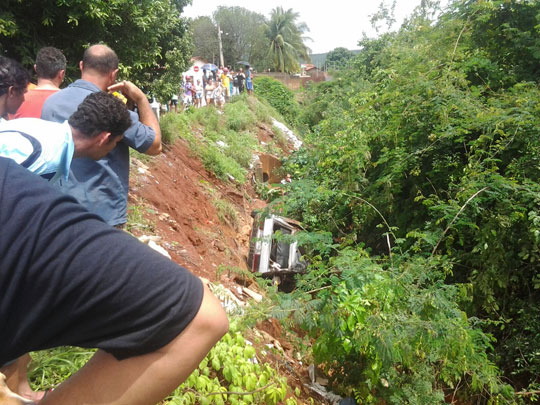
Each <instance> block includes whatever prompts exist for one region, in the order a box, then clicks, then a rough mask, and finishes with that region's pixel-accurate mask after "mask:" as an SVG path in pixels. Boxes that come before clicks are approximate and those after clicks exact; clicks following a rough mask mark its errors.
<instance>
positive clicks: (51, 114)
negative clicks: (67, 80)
mask: <svg viewBox="0 0 540 405" xmlns="http://www.w3.org/2000/svg"><path fill="white" fill-rule="evenodd" d="M98 91H100V89H99V87H97V86H96V85H95V84H93V83H90V82H88V81H86V80H82V79H79V80H76V81H75V82H73V83H71V84H70V85H69V86H68V87H66V88H65V89H62V90H60V91H57V92H56V93H54V94H51V95H50V96H49V97H48V98H47V99H46V100H45V103H43V109H42V110H41V118H43V119H46V120H50V121H57V122H63V121H65V120H67V119H68V118H69V116H70V115H71V114H72V113H73V112H74V111H75V110H76V109H77V106H78V105H79V104H80V103H82V101H83V100H84V99H85V98H86V96H87V95H88V94H90V93H95V92H98Z"/></svg>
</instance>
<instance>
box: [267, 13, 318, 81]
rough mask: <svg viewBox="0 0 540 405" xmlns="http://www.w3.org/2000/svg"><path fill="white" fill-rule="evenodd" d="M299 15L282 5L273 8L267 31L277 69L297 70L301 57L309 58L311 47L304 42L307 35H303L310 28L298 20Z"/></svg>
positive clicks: (271, 53) (283, 70)
mask: <svg viewBox="0 0 540 405" xmlns="http://www.w3.org/2000/svg"><path fill="white" fill-rule="evenodd" d="M299 16H300V14H299V13H297V12H294V11H293V10H292V9H291V8H290V9H288V10H287V11H285V10H283V8H282V7H276V8H274V9H273V10H272V13H271V15H270V21H269V22H268V23H267V25H266V32H265V33H266V37H267V38H268V40H269V42H270V49H269V53H270V55H271V56H272V60H273V65H274V69H275V70H276V71H280V72H289V73H290V72H296V71H298V70H299V68H300V66H299V63H298V59H299V58H302V59H304V60H309V55H308V52H309V49H308V47H307V46H306V45H305V44H304V39H306V37H304V36H303V34H304V33H305V32H308V31H309V28H308V27H307V25H306V24H305V23H297V22H296V20H297V19H298V17H299Z"/></svg>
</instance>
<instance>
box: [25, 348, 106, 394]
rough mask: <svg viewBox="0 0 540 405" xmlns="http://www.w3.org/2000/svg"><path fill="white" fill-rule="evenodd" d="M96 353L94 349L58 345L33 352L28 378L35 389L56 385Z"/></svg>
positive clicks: (44, 388)
mask: <svg viewBox="0 0 540 405" xmlns="http://www.w3.org/2000/svg"><path fill="white" fill-rule="evenodd" d="M94 353H95V350H94V349H83V348H79V347H70V346H68V347H56V348H54V349H48V350H41V351H38V352H33V353H32V354H31V356H32V362H31V364H30V367H29V373H28V379H29V381H30V384H31V386H32V388H33V389H34V390H46V389H49V388H51V387H55V386H57V385H58V384H60V383H61V382H62V381H64V380H65V379H66V378H68V377H69V376H70V375H71V374H73V373H75V372H76V371H77V370H78V369H80V368H81V367H82V366H84V365H85V364H86V362H87V361H88V360H89V359H90V357H92V355H93V354H94Z"/></svg>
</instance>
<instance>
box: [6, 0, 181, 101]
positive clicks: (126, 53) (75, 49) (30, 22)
mask: <svg viewBox="0 0 540 405" xmlns="http://www.w3.org/2000/svg"><path fill="white" fill-rule="evenodd" d="M186 4H188V0H141V1H137V2H132V1H128V0H107V1H88V0H61V1H56V0H43V1H41V0H40V1H37V0H20V1H19V0H6V1H4V2H3V4H2V11H0V44H1V45H0V51H2V53H3V54H5V55H7V56H9V57H12V58H14V59H17V60H19V61H21V62H22V63H23V64H25V65H26V66H29V67H30V66H32V65H33V63H34V59H35V55H36V53H37V50H38V49H39V48H41V47H42V46H55V47H57V48H59V49H61V50H62V51H63V52H64V54H65V55H66V58H67V59H68V65H69V69H68V80H73V79H75V78H77V77H78V75H79V73H78V71H77V70H78V69H77V66H78V61H79V60H81V58H82V54H83V52H84V49H85V48H86V47H88V46H89V45H91V44H94V43H106V44H107V45H109V46H110V47H111V48H113V49H114V50H115V51H116V53H117V54H118V57H119V59H120V63H121V66H120V68H121V76H122V77H123V78H126V79H130V80H132V81H134V82H135V83H136V84H137V85H139V86H141V87H143V88H144V89H145V90H147V91H149V92H152V93H154V94H156V95H158V96H160V97H162V98H165V99H168V97H169V95H170V94H172V93H173V92H174V91H176V90H177V89H176V87H177V86H178V83H177V82H178V77H179V74H180V73H181V72H182V71H184V70H185V68H186V66H187V63H188V61H189V58H190V56H191V46H192V45H191V37H190V35H189V33H188V26H187V23H186V20H185V19H183V18H181V12H182V10H183V8H184V7H185V5H186Z"/></svg>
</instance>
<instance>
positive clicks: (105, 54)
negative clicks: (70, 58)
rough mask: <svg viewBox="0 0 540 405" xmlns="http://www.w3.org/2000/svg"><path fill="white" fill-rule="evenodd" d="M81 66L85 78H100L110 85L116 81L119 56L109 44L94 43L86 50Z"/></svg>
mask: <svg viewBox="0 0 540 405" xmlns="http://www.w3.org/2000/svg"><path fill="white" fill-rule="evenodd" d="M79 66H80V69H81V73H82V77H83V79H85V80H88V79H89V78H90V79H91V78H98V79H100V80H103V81H104V82H105V84H106V87H108V86H110V85H111V84H114V82H115V81H116V75H117V73H118V56H116V53H115V52H114V51H113V50H112V49H111V48H109V47H108V46H107V45H103V44H97V45H92V46H90V47H89V48H88V49H87V50H86V51H84V55H83V60H82V61H81V62H80V64H79ZM90 81H91V80H90Z"/></svg>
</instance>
